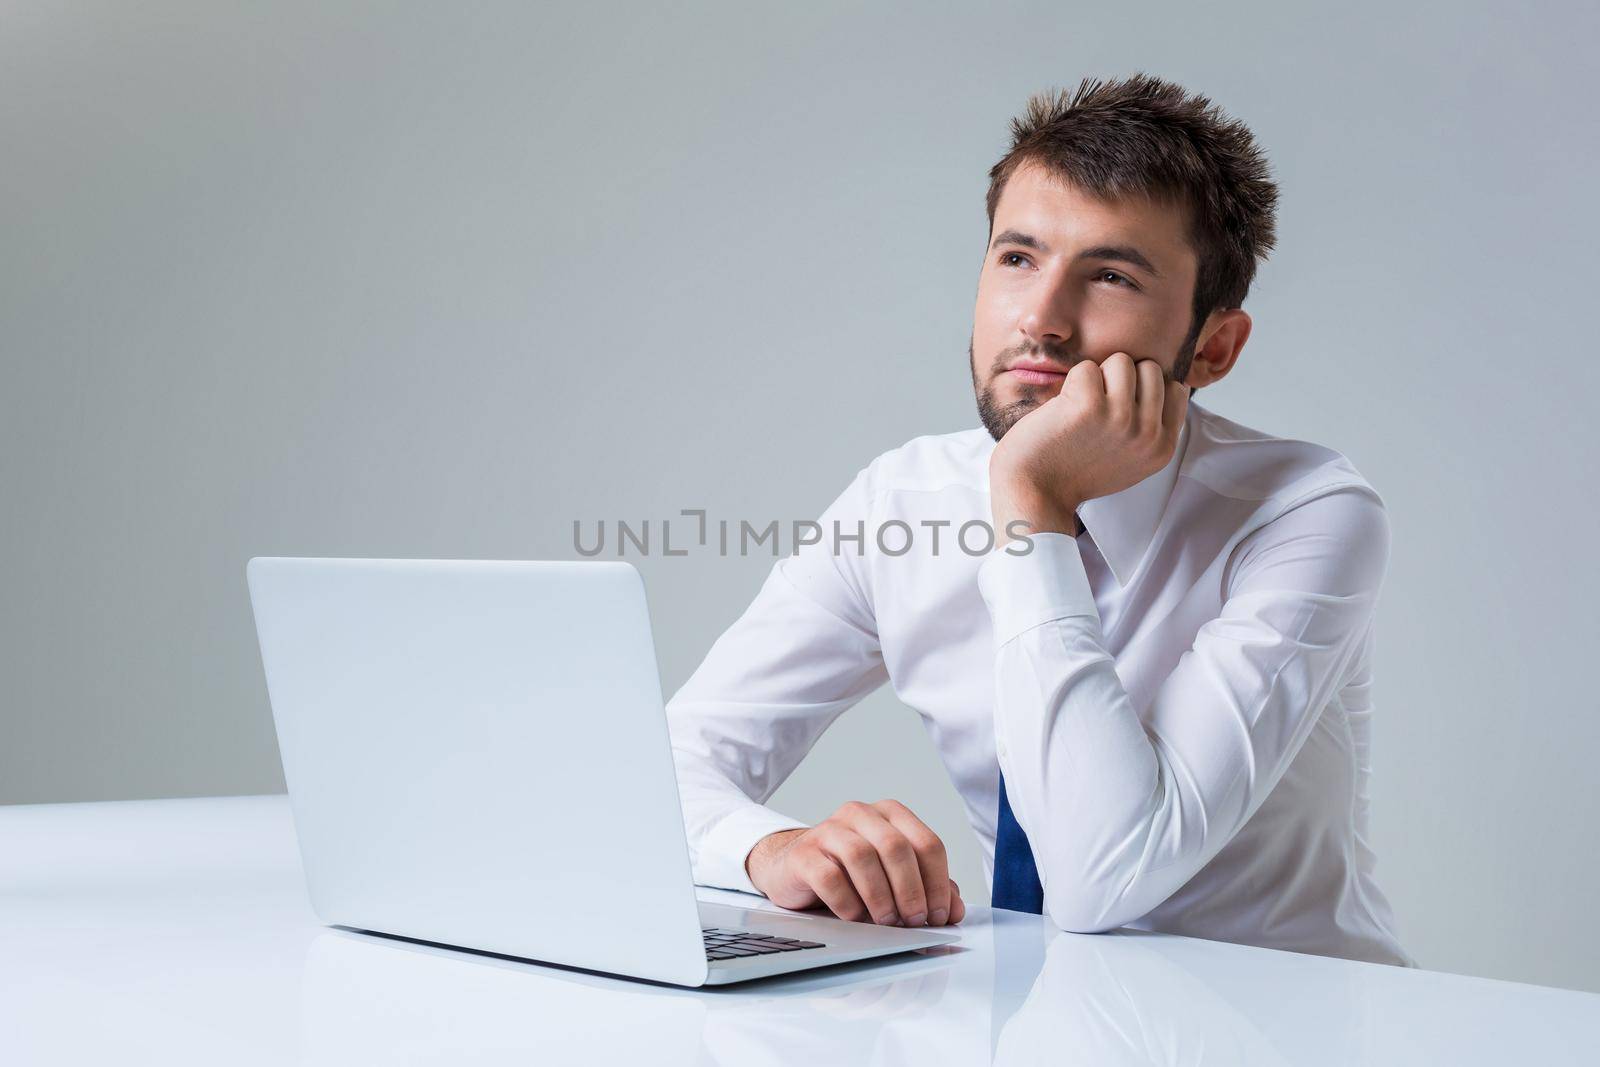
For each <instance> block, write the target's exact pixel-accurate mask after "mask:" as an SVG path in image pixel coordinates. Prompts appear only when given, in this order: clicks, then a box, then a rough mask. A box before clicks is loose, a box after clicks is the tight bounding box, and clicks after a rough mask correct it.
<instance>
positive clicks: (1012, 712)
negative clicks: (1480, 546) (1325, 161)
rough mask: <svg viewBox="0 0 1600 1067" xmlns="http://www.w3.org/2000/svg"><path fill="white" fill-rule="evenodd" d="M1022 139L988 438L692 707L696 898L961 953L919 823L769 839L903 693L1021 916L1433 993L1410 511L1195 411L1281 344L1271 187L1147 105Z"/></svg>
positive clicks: (799, 596)
mask: <svg viewBox="0 0 1600 1067" xmlns="http://www.w3.org/2000/svg"><path fill="white" fill-rule="evenodd" d="M1012 133H1013V140H1012V147H1011V150H1010V152H1009V153H1008V154H1007V155H1006V156H1005V158H1003V159H1002V160H1001V161H1000V162H999V163H998V164H996V165H995V167H994V168H993V169H992V170H991V171H990V179H991V185H990V191H989V196H988V213H989V222H990V228H989V236H990V240H989V244H988V247H987V250H986V254H985V260H984V264H983V269H982V272H981V274H980V275H979V282H978V295H977V305H976V309H975V313H974V322H973V333H972V340H971V344H970V346H969V350H968V356H969V361H970V367H971V372H972V380H973V386H974V390H975V392H976V394H977V401H978V412H979V416H980V419H981V421H982V423H983V426H982V428H981V429H978V428H974V429H972V430H968V431H963V432H959V433H952V434H943V435H932V436H925V437H918V438H915V439H913V440H912V441H910V442H908V443H906V444H905V445H903V446H901V447H900V448H897V449H894V450H892V451H890V452H887V453H884V454H883V455H881V456H879V457H878V458H877V459H875V460H873V461H872V462H871V463H870V464H869V465H868V466H867V467H865V468H864V469H863V470H861V471H860V472H859V473H858V474H857V475H856V477H855V479H854V480H853V481H852V482H851V484H850V485H849V486H848V487H847V488H846V489H845V490H844V492H843V493H842V494H841V495H840V496H839V497H838V499H836V500H835V501H834V502H833V504H832V505H830V506H829V508H828V509H827V510H826V512H824V514H823V516H822V517H821V519H820V521H819V525H820V526H821V528H822V530H823V531H824V536H823V537H821V538H820V539H819V540H818V541H817V543H815V544H810V545H806V546H805V547H803V548H800V549H799V550H797V552H796V553H795V554H794V555H792V556H789V557H785V558H783V559H781V560H779V561H778V562H777V563H776V564H775V565H774V567H773V569H772V571H771V573H770V574H769V575H768V577H767V579H766V582H765V583H764V584H763V586H762V588H761V590H760V592H759V593H758V595H757V596H756V598H755V601H754V602H753V603H752V604H751V605H750V607H749V608H748V610H746V612H745V613H744V614H743V615H742V616H741V617H740V618H739V619H738V620H737V621H736V622H735V623H734V624H733V626H732V627H730V628H729V629H728V631H727V632H726V633H724V634H723V635H722V636H721V637H720V638H719V639H718V641H717V642H716V643H715V645H713V647H712V648H711V650H710V652H709V653H708V654H707V656H706V659H705V661H704V662H703V663H702V664H701V666H700V667H699V669H698V670H697V671H696V672H695V673H694V675H693V676H692V677H691V678H690V679H689V680H688V682H687V683H685V684H684V686H683V688H682V689H681V690H679V691H678V693H677V694H676V695H675V696H674V697H673V699H672V700H671V701H670V702H669V704H668V715H669V722H670V725H671V731H672V736H673V746H674V752H675V758H676V760H677V764H678V773H679V782H680V790H681V795H682V799H683V806H684V812H685V816H686V821H687V824H688V829H689V835H690V842H691V852H692V858H693V863H694V869H695V876H696V881H698V882H700V883H702V884H707V885H716V886H725V887H729V888H736V889H743V890H745V891H748V892H758V893H762V894H765V895H766V896H768V897H769V898H771V899H772V900H773V901H774V902H776V903H778V904H780V905H783V906H785V907H790V908H807V907H814V906H819V905H821V906H826V907H827V908H828V909H829V910H831V911H832V912H833V913H835V914H837V915H839V916H841V917H843V918H845V919H851V920H857V921H865V922H877V923H892V924H901V925H911V926H918V925H923V924H932V925H943V924H948V923H956V922H960V921H961V918H962V916H963V915H964V914H965V910H966V906H965V902H964V900H963V895H962V891H961V889H960V887H959V886H957V885H956V884H955V883H953V882H952V881H951V880H950V878H949V871H948V866H947V861H946V856H945V851H944V848H943V845H942V843H941V842H940V840H939V838H938V837H937V835H935V834H934V833H933V832H932V831H931V830H929V828H928V827H927V826H926V825H925V824H923V822H922V821H921V820H920V819H918V818H917V816H916V815H915V814H914V813H912V812H911V811H910V810H908V809H907V808H906V807H905V806H904V805H903V804H900V803H898V802H896V801H893V800H884V801H880V802H877V803H873V804H867V803H860V802H854V801H852V802H849V803H846V804H844V805H843V806H841V807H840V808H839V809H838V810H837V811H836V812H835V813H834V814H833V815H832V816H830V817H829V818H828V819H826V820H824V821H823V822H822V823H819V824H818V825H816V826H807V825H806V824H805V823H802V822H800V821H798V820H795V819H792V818H789V817H787V816H785V815H782V814H781V813H778V812H775V811H773V810H772V809H770V808H767V807H765V806H764V802H765V801H766V800H767V799H768V798H769V797H770V796H771V795H772V793H773V792H774V790H776V789H777V787H778V786H779V785H780V784H781V783H782V782H783V781H784V779H785V778H786V777H787V776H788V775H789V773H790V772H791V771H792V770H793V769H794V767H795V766H796V765H797V764H798V762H799V761H800V759H801V758H802V757H803V756H804V754H805V753H806V752H807V751H808V750H809V749H810V747H811V746H812V745H813V744H814V743H815V741H816V739H817V738H818V737H819V736H820V735H821V733H822V731H823V730H824V729H826V728H827V726H828V725H829V724H830V723H831V722H832V721H833V720H834V719H835V718H837V717H838V716H839V715H840V714H842V713H843V712H844V711H845V710H846V709H847V708H849V707H850V706H851V705H853V704H854V703H856V702H857V701H859V700H860V699H861V698H862V697H864V696H866V695H867V694H868V693H869V692H871V691H872V690H873V689H875V688H877V687H878V686H879V685H880V684H882V683H883V682H885V681H888V682H890V683H891V684H892V685H893V686H894V690H895V693H896V695H897V696H898V697H899V699H900V700H901V701H902V702H903V703H905V704H906V705H908V706H909V707H911V708H913V709H914V710H916V711H917V712H918V713H919V714H920V715H921V717H922V719H923V722H924V724H925V726H926V728H927V729H928V732H929V734H930V735H931V737H932V739H933V741H934V743H935V745H936V746H937V748H938V750H939V753H940V755H941V758H942V759H943V760H944V762H945V765H946V767H947V769H948V771H949V773H950V776H951V779H952V781H953V782H954V784H955V785H956V787H957V789H958V790H959V791H960V794H961V796H962V798H963V800H964V802H965V805H966V808H967V813H968V817H969V818H970V820H971V822H972V825H973V827H974V829H975V831H976V833H977V837H978V839H979V841H980V842H981V843H982V844H983V846H984V848H985V857H984V858H985V869H986V873H987V874H988V875H989V876H990V878H991V888H990V897H989V899H990V901H991V903H992V904H993V905H994V906H997V907H1005V908H1013V909H1017V910H1023V911H1031V912H1036V913H1041V912H1042V913H1045V914H1047V915H1048V916H1049V917H1050V918H1051V920H1052V921H1054V922H1055V923H1056V924H1057V925H1059V926H1060V927H1062V928H1063V929H1067V930H1073V931H1102V930H1109V929H1112V928H1115V927H1119V926H1132V927H1136V928H1141V929H1151V930H1163V931H1170V932H1174V933H1181V934H1188V935H1192V936H1198V937H1206V938H1213V939H1218V940H1226V941H1235V942H1241V943H1246V944H1254V945H1262V946H1269V947H1275V948H1283V949H1292V950H1296V951H1303V952H1312V953H1319V954H1324V955H1332V956H1342V957H1347V958H1351V959H1362V960H1372V961H1381V962H1387V963H1396V964H1401V965H1413V961H1412V960H1411V959H1410V957H1409V956H1408V955H1407V954H1406V952H1405V951H1404V950H1403V949H1402V948H1401V947H1400V944H1399V942H1398V939H1397V937H1396V935H1395V932H1394V923H1393V919H1392V916H1391V913H1390V908H1389V905H1388V903H1387V901H1386V900H1385V899H1384V896H1383V894H1382V893H1381V892H1380V891H1379V889H1378V886H1377V884H1376V882H1375V881H1374V878H1373V867H1374V862H1375V860H1374V856H1373V853H1372V850H1371V848H1370V847H1369V845H1368V796H1369V779H1370V773H1371V772H1370V754H1371V747H1370V734H1371V720H1372V714H1373V702H1372V660H1373V650H1374V613H1375V608H1376V603H1377V598H1378V593H1379V589H1380V586H1381V583H1382V580H1383V577H1384V573H1385V571H1386V569H1387V566H1388V554H1389V542H1390V530H1389V524H1388V519H1387V516H1386V512H1385V509H1384V505H1383V501H1382V499H1381V498H1380V497H1379V496H1378V494H1377V492H1376V491H1375V490H1374V489H1373V488H1372V487H1371V486H1370V485H1369V484H1368V483H1367V481H1366V480H1365V479H1364V478H1363V477H1362V476H1361V475H1360V474H1359V473H1358V472H1357V471H1356V469H1355V468H1354V467H1353V466H1352V465H1351V464H1350V463H1349V462H1348V461H1347V460H1346V459H1345V458H1344V457H1343V456H1342V455H1340V454H1339V453H1337V452H1335V451H1333V450H1331V449H1327V448H1323V447H1320V446H1317V445H1314V444H1310V443H1307V442H1304V441H1296V440H1287V439H1280V438H1275V437H1272V436H1269V435H1267V434H1264V433H1260V432H1258V431H1255V430H1252V429H1249V428H1247V427H1244V426H1241V425H1239V424H1238V423H1235V422H1232V421H1230V420H1228V419H1225V418H1223V417H1221V416H1219V415H1216V414H1214V413H1212V412H1211V411H1209V410H1207V409H1205V408H1203V407H1201V406H1200V405H1199V404H1198V403H1196V402H1192V401H1191V399H1190V398H1191V395H1192V394H1193V392H1194V390H1195V389H1197V388H1200V387H1203V386H1206V385H1210V384H1212V383H1214V382H1217V381H1220V380H1221V379H1222V378H1223V377H1224V376H1225V375H1226V374H1227V373H1228V372H1229V370H1231V369H1232V367H1233V365H1234V362H1235V361H1236V360H1237V358H1238V355H1239V352H1240V351H1241V349H1243V347H1244V344H1245V341H1246V339H1247V338H1248V337H1249V335H1250V328H1251V320H1250V316H1249V315H1248V314H1246V313H1245V312H1244V311H1243V310H1242V308H1241V307H1240V305H1241V304H1242V303H1243V301H1244V298H1245V296H1246V294H1247V293H1248V291H1249V287H1250V282H1251V281H1252V279H1253V278H1254V275H1255V269H1256V261H1257V260H1258V259H1261V258H1264V257H1265V256H1266V254H1267V252H1268V251H1269V250H1270V249H1271V248H1272V245H1273V240H1274V224H1275V211H1276V203H1277V189H1276V186H1275V185H1274V184H1273V183H1272V182H1271V181H1270V180H1269V178H1268V167H1267V164H1266V162H1265V160H1264V159H1263V157H1262V155H1261V153H1260V151H1259V150H1258V148H1257V147H1256V145H1255V143H1254V140H1253V138H1252V136H1251V134H1250V132H1249V130H1248V129H1247V128H1246V127H1245V126H1244V125H1243V124H1241V123H1239V122H1237V121H1236V120H1231V119H1228V118H1226V117H1225V116H1223V115H1222V114H1221V113H1220V111H1219V109H1217V108H1216V107H1215V106H1214V105H1212V104H1211V103H1210V102H1209V101H1208V100H1207V99H1206V98H1204V97H1199V96H1194V95H1191V94H1188V93H1187V92H1186V91H1185V90H1183V89H1182V88H1180V87H1178V86H1176V85H1173V84H1171V83H1169V82H1165V81H1163V80H1161V79H1158V78H1154V77H1151V76H1148V75H1144V74H1138V75H1135V76H1133V77H1131V78H1129V79H1126V80H1122V81H1114V82H1111V83H1102V82H1100V81H1097V80H1088V79H1086V80H1085V81H1084V82H1083V83H1082V84H1081V85H1080V86H1079V87H1078V89H1077V90H1076V92H1075V93H1072V94H1070V95H1069V94H1067V93H1065V92H1063V93H1059V94H1055V95H1039V96H1035V97H1034V98H1032V99H1031V100H1030V101H1029V104H1028V107H1027V110H1026V113H1025V115H1024V116H1022V117H1021V118H1019V119H1018V120H1016V121H1014V122H1013V124H1012ZM977 522H981V523H982V524H983V526H984V527H985V528H986V529H989V530H992V531H993V534H994V536H993V542H992V544H988V543H980V544H977V546H976V547H977V548H978V549H979V551H976V552H974V551H970V550H969V547H970V546H972V545H973V542H974V541H982V540H983V539H982V538H978V537H976V535H974V534H972V533H971V530H972V529H973V528H974V527H973V524H974V523H977ZM885 524H890V525H892V526H893V529H894V533H893V534H892V535H889V536H881V535H879V531H882V530H883V529H884V528H885ZM906 530H911V531H914V532H915V533H917V534H918V536H917V537H916V538H915V539H914V541H913V542H912V543H910V544H909V546H907V538H906V537H905V533H904V531H906ZM930 532H931V534H932V535H933V536H932V537H930V536H928V535H929V534H930ZM941 533H942V534H943V538H942V541H941V538H940V537H939V536H938V535H939V534H941ZM958 533H961V534H963V536H962V537H961V543H960V544H959V545H958V544H957V534H958ZM863 534H864V536H862V535H863ZM902 549H903V550H902Z"/></svg>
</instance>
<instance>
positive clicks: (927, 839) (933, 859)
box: [874, 800, 950, 926]
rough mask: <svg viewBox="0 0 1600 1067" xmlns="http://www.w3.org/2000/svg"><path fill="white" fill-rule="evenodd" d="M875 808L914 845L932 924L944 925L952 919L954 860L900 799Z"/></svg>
mask: <svg viewBox="0 0 1600 1067" xmlns="http://www.w3.org/2000/svg"><path fill="white" fill-rule="evenodd" d="M874 807H876V808H877V809H878V810H879V811H880V812H882V813H883V817H884V818H886V819H888V820H889V822H890V823H891V824H892V825H893V826H894V828H895V829H897V830H899V831H900V832H901V833H902V834H904V835H905V838H906V840H907V841H909V842H910V843H911V848H912V850H913V851H914V852H915V853H916V855H917V866H918V869H919V870H920V871H921V872H922V886H923V891H924V893H925V895H926V897H927V902H928V922H929V923H930V924H931V925H933V926H943V925H944V924H945V923H946V922H947V921H949V918H950V890H949V888H948V886H949V882H950V860H949V857H948V856H947V855H946V853H945V848H944V842H943V841H942V840H940V839H939V835H938V834H936V833H934V832H933V830H931V829H930V828H929V827H928V824H927V823H925V822H923V821H922V820H921V819H919V818H917V817H916V815H914V814H912V811H911V809H910V808H908V807H906V806H905V805H904V804H902V803H900V802H899V801H898V800H880V801H879V802H878V803H877V804H875V805H874Z"/></svg>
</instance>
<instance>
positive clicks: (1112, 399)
mask: <svg viewBox="0 0 1600 1067" xmlns="http://www.w3.org/2000/svg"><path fill="white" fill-rule="evenodd" d="M1100 373H1101V375H1102V376H1104V378H1105V380H1106V403H1107V406H1108V407H1109V408H1110V412H1111V417H1112V418H1113V419H1115V420H1117V424H1118V425H1120V426H1123V427H1126V428H1127V429H1129V430H1132V429H1134V427H1135V423H1134V419H1135V417H1136V415H1137V412H1136V409H1135V404H1136V402H1137V401H1138V398H1139V375H1138V371H1136V370H1135V369H1134V366H1133V357H1132V356H1130V355H1128V353H1126V352H1113V353H1111V355H1109V356H1107V357H1106V358H1105V361H1104V362H1102V363H1101V364H1100Z"/></svg>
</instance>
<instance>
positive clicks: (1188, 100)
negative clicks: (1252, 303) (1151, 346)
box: [988, 72, 1278, 346]
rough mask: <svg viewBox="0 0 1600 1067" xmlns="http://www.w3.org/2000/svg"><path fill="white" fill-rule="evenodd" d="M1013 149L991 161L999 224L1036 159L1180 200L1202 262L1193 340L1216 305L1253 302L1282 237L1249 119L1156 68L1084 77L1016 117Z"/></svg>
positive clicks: (1124, 191)
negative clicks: (1019, 178) (1017, 182)
mask: <svg viewBox="0 0 1600 1067" xmlns="http://www.w3.org/2000/svg"><path fill="white" fill-rule="evenodd" d="M1011 135H1012V137H1011V150H1010V151H1009V152H1007V153H1006V155H1005V158H1003V159H1001V160H1000V162H998V163H996V164H995V165H994V167H993V168H991V169H990V171H989V197H988V209H989V234H990V237H991V238H992V237H993V236H994V212H995V208H996V207H997V206H998V205H999V203H1000V194H1001V192H1003V191H1004V189H1005V186H1006V182H1007V181H1008V180H1009V179H1010V178H1011V176H1012V174H1014V173H1016V171H1017V168H1019V167H1020V166H1022V165H1023V164H1024V163H1029V162H1032V163H1037V164H1040V165H1042V166H1043V167H1044V168H1045V169H1046V170H1047V171H1048V172H1049V173H1051V174H1052V175H1054V176H1055V177H1057V178H1060V179H1065V180H1066V181H1068V182H1070V183H1071V184H1072V185H1074V186H1075V187H1077V188H1079V189H1081V190H1083V191H1084V192H1086V193H1088V194H1090V195H1091V196H1094V197H1096V198H1097V199H1102V200H1110V201H1115V200H1120V199H1122V198H1124V197H1127V196H1143V197H1147V198H1150V199H1153V200H1156V201H1160V202H1166V203H1172V204H1177V205H1179V206H1180V207H1181V208H1182V209H1183V210H1185V211H1186V213H1187V215H1188V222H1189V226H1188V238H1189V244H1190V246H1191V247H1192V248H1193V249H1194V251H1195V256H1196V259H1197V260H1198V263H1199V274H1198V277H1197V278H1196V282H1195V292H1194V303H1193V307H1192V314H1193V319H1192V321H1191V323H1190V328H1189V339H1188V340H1187V341H1186V342H1185V344H1186V346H1187V345H1192V344H1193V343H1194V341H1195V340H1196V339H1197V338H1198V336H1199V332H1200V328H1201V326H1203V325H1204V324H1205V320H1206V318H1207V317H1208V316H1209V315H1210V314H1211V312H1212V311H1215V310H1218V309H1227V308H1236V307H1239V306H1241V305H1242V304H1243V303H1244V298H1245V296H1246V295H1247V294H1248V293H1249V292H1250V283H1251V282H1252V281H1253V280H1254V279H1255V273H1256V263H1257V261H1258V260H1264V259H1265V258H1266V256H1267V253H1268V252H1269V251H1271V249H1272V247H1273V242H1274V240H1275V238H1276V217H1277V203H1278V187H1277V185H1275V184H1274V183H1273V182H1272V180H1271V178H1270V177H1269V168H1268V165H1267V161H1266V158H1265V156H1263V155H1262V153H1261V150H1260V149H1259V148H1258V147H1257V146H1256V142H1255V138H1254V136H1253V135H1252V134H1251V133H1250V129H1249V127H1247V126H1245V124H1244V123H1242V122H1240V121H1238V120H1237V119H1231V118H1229V117H1228V116H1227V115H1225V114H1224V113H1223V112H1222V110H1221V109H1220V108H1219V107H1217V106H1216V105H1215V104H1213V103H1212V102H1211V101H1210V100H1209V99H1207V98H1206V97H1204V96H1200V95H1197V94H1193V93H1190V92H1188V91H1187V90H1185V89H1184V88H1183V87H1182V86H1179V85H1175V84H1173V83H1172V82H1169V81H1166V80H1164V79H1162V78H1158V77H1155V76H1154V75H1150V74H1145V73H1142V72H1141V73H1136V74H1134V75H1133V76H1132V77H1129V78H1126V79H1122V80H1114V81H1103V80H1101V79H1098V78H1084V79H1083V80H1082V81H1081V82H1080V83H1079V84H1078V88H1077V89H1076V90H1075V91H1073V92H1070V93H1069V92H1068V91H1067V90H1065V89H1060V90H1054V91H1047V92H1042V93H1035V94H1034V95H1033V96H1031V97H1030V98H1029V99H1028V105H1027V109H1026V111H1025V112H1024V113H1023V115H1022V116H1020V117H1019V118H1015V119H1013V120H1012V121H1011Z"/></svg>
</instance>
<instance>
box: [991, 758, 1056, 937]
mask: <svg viewBox="0 0 1600 1067" xmlns="http://www.w3.org/2000/svg"><path fill="white" fill-rule="evenodd" d="M989 903H990V905H991V906H992V907H996V908H1005V909H1007V910H1008V911H1027V912H1032V913H1033V914H1035V915H1042V914H1044V886H1042V885H1040V884H1039V868H1038V866H1036V865H1035V864H1034V862H1033V847H1032V846H1031V845H1029V844H1028V835H1027V834H1025V833H1023V832H1022V827H1021V826H1020V825H1018V823H1017V817H1016V816H1015V815H1013V814H1012V813H1011V801H1009V800H1007V799H1006V772H1005V771H1001V772H1000V819H999V824H998V828H997V829H996V830H995V835H994V893H993V894H992V895H991V897H990V898H989Z"/></svg>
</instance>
